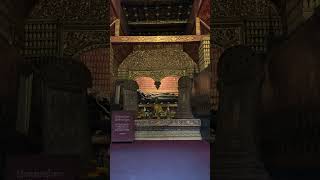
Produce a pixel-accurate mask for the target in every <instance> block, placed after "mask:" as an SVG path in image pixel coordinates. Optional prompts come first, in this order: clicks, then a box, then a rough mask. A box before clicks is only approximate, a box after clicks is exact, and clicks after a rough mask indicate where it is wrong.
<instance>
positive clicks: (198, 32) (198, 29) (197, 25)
mask: <svg viewBox="0 0 320 180" xmlns="http://www.w3.org/2000/svg"><path fill="white" fill-rule="evenodd" d="M196 35H201V24H200V18H199V17H196Z"/></svg>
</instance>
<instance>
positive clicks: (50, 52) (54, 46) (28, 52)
mask: <svg viewBox="0 0 320 180" xmlns="http://www.w3.org/2000/svg"><path fill="white" fill-rule="evenodd" d="M58 29H59V27H58V23H57V22H56V21H48V20H46V21H40V20H39V21H36V20H32V21H29V22H27V24H26V26H25V46H24V47H25V48H24V56H25V58H26V59H39V58H40V57H47V56H57V55H58V54H59V33H58V32H59V30H58Z"/></svg>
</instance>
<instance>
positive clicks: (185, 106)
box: [176, 76, 193, 119]
mask: <svg viewBox="0 0 320 180" xmlns="http://www.w3.org/2000/svg"><path fill="white" fill-rule="evenodd" d="M178 85H179V97H178V110H177V114H176V118H179V119H192V118H193V115H192V111H191V102H190V99H191V93H192V80H191V79H190V78H189V77H187V76H184V77H181V78H180V79H179V81H178Z"/></svg>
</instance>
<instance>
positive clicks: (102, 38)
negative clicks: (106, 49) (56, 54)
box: [63, 31, 109, 56]
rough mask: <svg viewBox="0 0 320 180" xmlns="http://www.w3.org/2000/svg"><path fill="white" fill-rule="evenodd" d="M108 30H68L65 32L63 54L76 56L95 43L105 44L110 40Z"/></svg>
mask: <svg viewBox="0 0 320 180" xmlns="http://www.w3.org/2000/svg"><path fill="white" fill-rule="evenodd" d="M108 39H109V38H108V37H107V32H106V31H80V32H74V31H68V32H64V33H63V44H64V46H63V55H64V56H74V55H76V54H77V53H79V52H80V51H83V50H86V48H89V47H90V46H93V45H105V46H107V42H108Z"/></svg>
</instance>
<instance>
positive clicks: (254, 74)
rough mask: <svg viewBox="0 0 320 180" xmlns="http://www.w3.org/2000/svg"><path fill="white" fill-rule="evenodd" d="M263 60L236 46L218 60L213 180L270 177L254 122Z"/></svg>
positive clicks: (260, 179)
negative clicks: (218, 102) (218, 99)
mask: <svg viewBox="0 0 320 180" xmlns="http://www.w3.org/2000/svg"><path fill="white" fill-rule="evenodd" d="M261 61H262V59H260V58H259V57H258V56H257V55H255V54H254V52H252V50H251V49H249V48H246V47H243V46H237V47H233V48H231V49H229V50H227V51H225V53H224V54H223V55H222V56H221V59H220V61H219V69H218V73H219V77H220V81H219V91H220V106H219V111H218V124H217V131H216V141H215V143H214V148H213V151H214V154H213V162H212V163H213V164H212V167H213V170H212V175H213V179H219V180H269V179H270V177H269V175H268V173H267V172H266V170H265V168H264V166H263V164H262V162H261V161H260V160H259V158H258V152H257V146H256V132H255V129H256V127H255V122H256V121H257V120H258V119H257V110H258V109H257V106H258V105H259V99H260V98H259V97H260V94H259V93H260V88H261V87H260V86H261V81H262V75H263V74H262V73H261V72H263V68H262V63H261Z"/></svg>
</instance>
